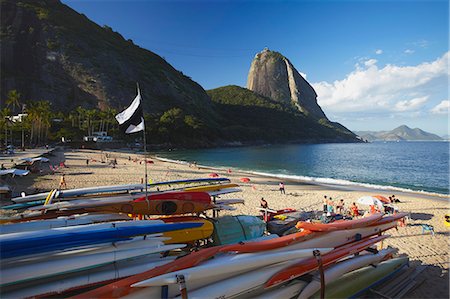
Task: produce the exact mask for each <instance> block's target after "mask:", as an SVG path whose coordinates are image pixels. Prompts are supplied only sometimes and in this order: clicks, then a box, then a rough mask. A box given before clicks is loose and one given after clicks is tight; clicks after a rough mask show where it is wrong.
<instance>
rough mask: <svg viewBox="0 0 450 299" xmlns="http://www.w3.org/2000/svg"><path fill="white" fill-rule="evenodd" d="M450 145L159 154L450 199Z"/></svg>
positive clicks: (286, 176)
mask: <svg viewBox="0 0 450 299" xmlns="http://www.w3.org/2000/svg"><path fill="white" fill-rule="evenodd" d="M449 146H450V143H449V142H373V143H330V144H289V145H266V146H251V147H235V148H215V149H199V150H172V151H164V152H156V153H154V154H156V155H157V156H159V157H162V158H166V159H169V160H181V161H186V162H194V161H195V162H197V164H199V165H204V166H211V167H225V168H227V167H231V168H233V169H239V170H244V171H249V172H253V173H255V174H262V175H269V176H275V177H279V178H280V179H294V180H295V179H297V180H301V181H306V182H316V183H323V184H335V185H347V186H348V185H352V186H361V187H368V188H374V189H383V190H398V191H419V192H424V193H433V194H440V195H442V194H446V195H448V194H450V187H449V149H450V148H449Z"/></svg>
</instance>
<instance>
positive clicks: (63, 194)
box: [12, 178, 230, 203]
mask: <svg viewBox="0 0 450 299" xmlns="http://www.w3.org/2000/svg"><path fill="white" fill-rule="evenodd" d="M225 182H230V180H229V179H227V178H203V179H192V180H176V181H167V182H158V183H153V184H147V187H148V188H153V187H159V186H165V185H182V184H193V183H225ZM136 190H145V184H127V185H112V186H96V187H88V188H78V189H68V190H60V191H59V194H58V196H57V198H68V197H79V196H85V195H90V194H100V193H119V192H122V193H125V192H131V191H136ZM47 196H48V192H43V193H38V194H32V195H27V196H23V197H15V198H13V199H12V201H14V202H16V203H22V202H29V201H37V200H45V199H46V198H47Z"/></svg>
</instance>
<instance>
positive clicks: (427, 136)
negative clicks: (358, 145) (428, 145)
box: [355, 125, 444, 142]
mask: <svg viewBox="0 0 450 299" xmlns="http://www.w3.org/2000/svg"><path fill="white" fill-rule="evenodd" d="M355 134H357V135H358V136H359V137H361V139H363V140H367V141H369V142H371V141H442V140H444V139H442V138H441V137H439V136H438V135H436V134H432V133H429V132H425V131H423V130H421V129H419V128H414V129H411V128H410V127H408V126H406V125H402V126H400V127H398V128H395V129H393V130H391V131H378V132H376V131H355Z"/></svg>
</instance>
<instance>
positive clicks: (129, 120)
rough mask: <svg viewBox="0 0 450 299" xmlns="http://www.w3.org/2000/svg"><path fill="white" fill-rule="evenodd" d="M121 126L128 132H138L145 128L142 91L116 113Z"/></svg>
mask: <svg viewBox="0 0 450 299" xmlns="http://www.w3.org/2000/svg"><path fill="white" fill-rule="evenodd" d="M116 119H117V121H118V122H119V127H120V128H121V129H122V130H123V131H124V132H125V133H126V134H131V133H136V132H140V131H143V130H144V126H145V124H144V112H143V110H142V103H141V92H140V91H139V89H138V94H137V96H136V97H135V98H134V100H133V102H132V103H131V105H130V106H129V107H128V108H127V109H125V110H124V111H122V112H120V113H119V114H117V115H116Z"/></svg>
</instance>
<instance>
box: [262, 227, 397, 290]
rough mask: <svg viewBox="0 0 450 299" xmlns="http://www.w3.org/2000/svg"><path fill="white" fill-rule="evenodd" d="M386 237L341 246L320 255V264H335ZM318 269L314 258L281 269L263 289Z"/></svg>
mask: <svg viewBox="0 0 450 299" xmlns="http://www.w3.org/2000/svg"><path fill="white" fill-rule="evenodd" d="M387 237H388V236H386V235H385V236H378V237H373V238H367V239H363V240H361V241H359V242H355V243H350V244H347V245H343V246H341V247H338V248H336V249H335V250H333V251H331V252H329V253H327V254H324V255H322V263H323V265H324V266H327V265H329V264H331V263H334V262H336V261H337V260H339V259H341V258H343V257H346V256H348V255H351V254H354V253H356V252H359V251H363V250H364V249H366V248H367V247H369V246H371V245H373V244H375V243H378V242H380V241H382V240H384V239H386V238H387ZM318 267H319V266H318V263H317V259H316V258H315V257H313V258H309V259H307V260H303V261H300V262H298V263H297V264H294V265H292V266H289V267H287V268H285V269H283V270H282V271H280V272H278V273H276V274H275V275H273V276H272V277H271V278H270V279H269V280H268V281H267V282H266V283H265V288H270V287H273V286H276V285H279V284H282V283H284V282H287V281H289V280H292V279H294V278H296V277H299V276H302V275H303V274H306V273H309V272H311V271H313V270H316V269H318Z"/></svg>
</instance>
